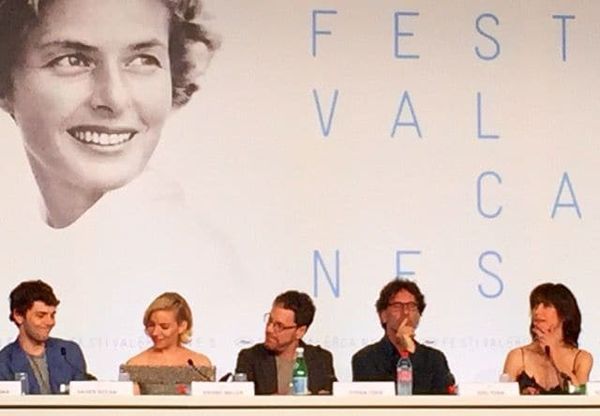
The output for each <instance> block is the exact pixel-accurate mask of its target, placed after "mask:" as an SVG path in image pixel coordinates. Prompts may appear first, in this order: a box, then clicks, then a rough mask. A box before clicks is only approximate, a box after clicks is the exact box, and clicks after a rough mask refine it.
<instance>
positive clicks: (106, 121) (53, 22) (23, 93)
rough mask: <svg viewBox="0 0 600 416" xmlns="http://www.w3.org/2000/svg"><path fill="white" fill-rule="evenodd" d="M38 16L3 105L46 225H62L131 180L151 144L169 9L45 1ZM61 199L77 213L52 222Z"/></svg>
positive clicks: (157, 2) (165, 66)
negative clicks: (20, 138)
mask: <svg viewBox="0 0 600 416" xmlns="http://www.w3.org/2000/svg"><path fill="white" fill-rule="evenodd" d="M39 19H40V20H39V23H38V25H37V26H35V27H34V28H32V30H31V31H30V32H29V34H28V36H27V38H26V39H27V40H26V42H25V45H23V50H22V54H21V59H20V60H19V62H18V64H17V66H16V68H15V69H14V70H13V73H12V89H11V93H10V95H9V97H8V98H7V99H6V100H5V104H4V106H5V107H6V109H7V110H8V111H9V112H10V113H11V114H12V115H13V117H14V118H15V120H16V122H17V124H18V125H19V127H20V129H21V130H22V134H23V139H24V144H25V149H26V152H27V156H28V159H29V161H30V164H31V167H32V170H33V173H34V176H35V178H36V180H37V182H38V185H39V187H40V190H41V192H42V196H43V197H44V200H45V202H46V206H47V208H48V221H49V223H50V225H52V226H55V227H62V226H67V225H69V224H70V223H71V222H73V221H75V220H76V219H77V218H78V216H79V215H81V214H82V213H83V212H85V210H86V209H87V208H89V207H90V206H91V205H93V203H94V202H96V200H97V199H98V198H100V197H101V196H102V195H103V194H104V193H105V192H107V191H110V190H112V189H116V188H119V187H121V186H123V185H125V184H126V183H128V182H129V181H131V180H132V179H134V178H135V177H136V176H137V175H138V174H139V173H140V172H141V171H142V170H143V169H144V167H145V166H146V163H147V162H148V159H149V158H150V156H151V155H152V153H153V151H154V149H155V148H156V145H157V144H158V141H159V138H160V134H161V130H162V127H163V124H164V122H165V120H166V118H167V116H168V115H169V113H170V112H171V109H172V85H171V70H170V60H169V22H170V11H169V10H168V8H167V7H166V5H165V4H164V3H163V1H162V0H126V1H123V0H101V1H98V0H49V1H46V2H43V3H42V6H41V10H40V15H39ZM65 199H72V200H73V201H78V200H79V205H81V206H82V208H77V207H75V208H73V207H70V208H69V207H68V208H67V211H68V210H69V209H70V210H75V211H77V210H78V209H79V210H80V211H82V212H79V213H77V212H72V213H69V212H67V213H66V215H65V213H64V212H63V213H60V212H59V213H58V214H56V216H55V218H54V219H53V218H52V217H53V212H52V207H53V206H54V205H57V204H58V205H60V204H61V202H60V201H61V200H65ZM74 204H77V202H74ZM69 214H75V218H70V217H72V216H73V215H69Z"/></svg>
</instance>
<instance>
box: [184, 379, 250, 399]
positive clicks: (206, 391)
mask: <svg viewBox="0 0 600 416" xmlns="http://www.w3.org/2000/svg"><path fill="white" fill-rule="evenodd" d="M192 396H228V397H229V396H254V383H253V382H252V381H236V382H234V383H226V382H217V383H207V382H203V381H193V382H192Z"/></svg>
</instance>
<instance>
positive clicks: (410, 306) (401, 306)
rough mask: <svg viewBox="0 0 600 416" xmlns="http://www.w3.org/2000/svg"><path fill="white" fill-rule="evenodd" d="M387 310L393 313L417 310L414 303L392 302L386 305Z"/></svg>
mask: <svg viewBox="0 0 600 416" xmlns="http://www.w3.org/2000/svg"><path fill="white" fill-rule="evenodd" d="M388 308H392V309H393V310H395V311H402V310H404V311H408V312H416V310H417V309H418V307H417V303H416V302H392V303H388Z"/></svg>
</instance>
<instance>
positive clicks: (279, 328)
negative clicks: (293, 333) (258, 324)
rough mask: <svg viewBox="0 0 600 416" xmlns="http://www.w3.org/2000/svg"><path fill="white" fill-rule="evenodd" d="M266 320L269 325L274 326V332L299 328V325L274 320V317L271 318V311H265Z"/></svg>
mask: <svg viewBox="0 0 600 416" xmlns="http://www.w3.org/2000/svg"><path fill="white" fill-rule="evenodd" d="M264 320H265V323H266V324H267V326H269V325H271V326H272V327H273V332H281V331H285V330H287V329H293V328H297V327H298V325H287V326H286V325H284V324H282V323H281V322H274V321H273V319H271V314H270V313H268V312H267V313H265V316H264Z"/></svg>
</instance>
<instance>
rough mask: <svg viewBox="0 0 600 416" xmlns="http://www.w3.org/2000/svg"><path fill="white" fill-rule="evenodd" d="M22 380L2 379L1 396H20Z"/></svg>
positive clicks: (0, 382) (0, 383)
mask: <svg viewBox="0 0 600 416" xmlns="http://www.w3.org/2000/svg"><path fill="white" fill-rule="evenodd" d="M20 395H21V382H20V381H0V396H20Z"/></svg>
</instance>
